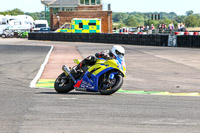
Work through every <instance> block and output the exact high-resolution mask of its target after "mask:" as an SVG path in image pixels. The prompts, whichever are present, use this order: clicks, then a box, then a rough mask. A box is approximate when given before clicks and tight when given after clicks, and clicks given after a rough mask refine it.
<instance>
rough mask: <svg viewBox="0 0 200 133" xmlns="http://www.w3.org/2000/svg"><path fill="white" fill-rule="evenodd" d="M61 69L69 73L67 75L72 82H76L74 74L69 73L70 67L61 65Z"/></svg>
mask: <svg viewBox="0 0 200 133" xmlns="http://www.w3.org/2000/svg"><path fill="white" fill-rule="evenodd" d="M62 70H63V71H64V72H65V74H66V75H69V76H70V77H71V78H72V80H73V82H74V83H75V84H76V79H75V78H74V76H73V75H72V74H71V71H70V69H69V68H68V67H67V66H66V65H63V66H62Z"/></svg>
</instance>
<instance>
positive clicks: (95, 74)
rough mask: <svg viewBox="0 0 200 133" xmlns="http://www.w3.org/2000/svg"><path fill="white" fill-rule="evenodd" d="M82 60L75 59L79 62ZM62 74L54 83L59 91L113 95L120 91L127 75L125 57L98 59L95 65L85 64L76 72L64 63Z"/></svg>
mask: <svg viewBox="0 0 200 133" xmlns="http://www.w3.org/2000/svg"><path fill="white" fill-rule="evenodd" d="M80 61H81V60H78V59H74V62H75V63H77V64H79V63H80ZM62 70H63V71H64V72H63V73H62V74H60V75H59V76H58V78H57V79H56V81H55V83H54V88H55V90H56V91H57V92H58V93H68V92H70V91H72V90H74V89H75V90H76V91H87V92H100V94H102V95H111V94H113V93H115V92H116V91H118V90H119V89H120V88H121V86H122V84H123V78H124V77H126V65H125V61H124V58H123V59H121V58H119V57H118V58H116V59H110V60H105V59H103V58H100V59H97V61H96V63H95V65H93V66H84V67H82V68H81V69H80V70H78V71H77V72H76V73H73V72H72V71H71V70H72V69H71V68H68V67H67V66H66V65H63V67H62Z"/></svg>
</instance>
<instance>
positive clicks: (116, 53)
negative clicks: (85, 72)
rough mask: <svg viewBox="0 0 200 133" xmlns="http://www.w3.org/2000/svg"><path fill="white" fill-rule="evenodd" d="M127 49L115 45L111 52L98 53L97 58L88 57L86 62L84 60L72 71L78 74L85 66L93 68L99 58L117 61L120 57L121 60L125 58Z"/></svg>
mask: <svg viewBox="0 0 200 133" xmlns="http://www.w3.org/2000/svg"><path fill="white" fill-rule="evenodd" d="M124 54H125V49H124V48H123V47H122V46H120V45H113V47H112V49H111V50H105V51H102V52H100V53H96V54H95V56H92V55H90V56H88V57H87V58H85V59H84V60H82V61H81V62H80V63H79V64H78V65H77V67H74V68H73V69H72V73H77V70H79V69H80V68H82V67H83V66H92V65H94V64H95V63H96V61H97V58H103V59H105V60H110V59H116V58H117V57H119V58H120V59H123V58H124Z"/></svg>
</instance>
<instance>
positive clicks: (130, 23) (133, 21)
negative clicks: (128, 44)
mask: <svg viewBox="0 0 200 133" xmlns="http://www.w3.org/2000/svg"><path fill="white" fill-rule="evenodd" d="M125 24H126V25H127V26H130V27H137V26H139V24H138V22H137V21H136V18H135V17H134V16H132V15H131V16H129V17H128V18H127V19H126V21H125Z"/></svg>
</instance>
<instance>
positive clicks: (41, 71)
mask: <svg viewBox="0 0 200 133" xmlns="http://www.w3.org/2000/svg"><path fill="white" fill-rule="evenodd" d="M53 48H54V46H51V49H50V50H49V52H48V54H47V56H46V58H45V60H44V62H43V64H42V65H41V67H40V69H39V71H38V73H37V75H36V77H35V78H34V79H33V80H32V81H31V83H30V87H31V88H36V83H37V81H38V80H39V79H40V77H41V75H42V73H43V71H44V68H45V66H46V64H47V62H48V60H49V57H50V55H51V52H52V50H53Z"/></svg>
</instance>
